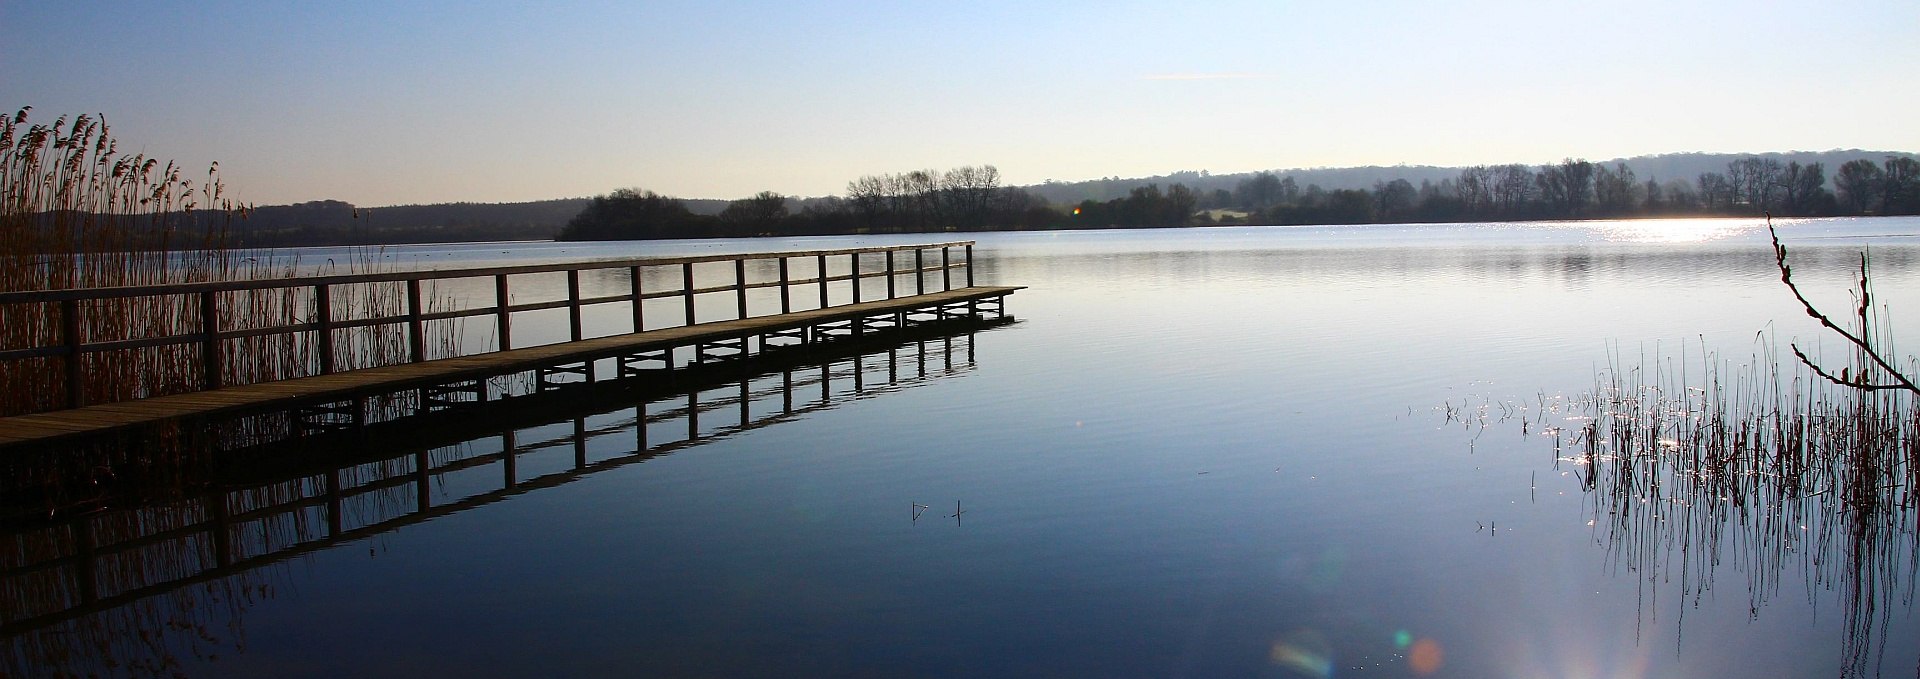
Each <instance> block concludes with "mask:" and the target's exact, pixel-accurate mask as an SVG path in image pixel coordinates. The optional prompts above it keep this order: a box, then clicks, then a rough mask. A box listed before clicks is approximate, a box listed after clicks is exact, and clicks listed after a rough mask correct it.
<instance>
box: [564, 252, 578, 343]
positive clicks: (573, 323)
mask: <svg viewBox="0 0 1920 679" xmlns="http://www.w3.org/2000/svg"><path fill="white" fill-rule="evenodd" d="M567 329H568V330H569V331H570V332H571V334H572V336H573V341H575V342H578V341H580V270H579V269H567Z"/></svg>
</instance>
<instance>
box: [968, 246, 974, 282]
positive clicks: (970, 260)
mask: <svg viewBox="0 0 1920 679" xmlns="http://www.w3.org/2000/svg"><path fill="white" fill-rule="evenodd" d="M967 287H969V288H971V287H973V243H967Z"/></svg>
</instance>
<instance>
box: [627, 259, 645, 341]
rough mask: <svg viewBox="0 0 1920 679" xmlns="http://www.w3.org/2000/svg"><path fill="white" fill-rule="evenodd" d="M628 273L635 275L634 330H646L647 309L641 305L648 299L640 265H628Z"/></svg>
mask: <svg viewBox="0 0 1920 679" xmlns="http://www.w3.org/2000/svg"><path fill="white" fill-rule="evenodd" d="M627 275H629V276H632V277H633V286H632V287H633V331H634V332H645V331H646V329H647V314H646V309H645V308H643V307H642V306H641V304H642V303H644V302H645V301H646V299H647V296H646V294H645V292H644V291H643V290H642V288H641V285H640V266H639V265H634V266H630V267H627Z"/></svg>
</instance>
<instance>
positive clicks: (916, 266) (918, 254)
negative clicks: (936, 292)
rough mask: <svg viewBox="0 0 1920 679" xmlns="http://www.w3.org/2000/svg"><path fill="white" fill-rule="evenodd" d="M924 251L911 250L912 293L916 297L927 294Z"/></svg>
mask: <svg viewBox="0 0 1920 679" xmlns="http://www.w3.org/2000/svg"><path fill="white" fill-rule="evenodd" d="M926 252H927V251H926V250H922V249H920V248H914V249H913V292H914V294H916V295H924V294H927V262H926V257H925V254H926Z"/></svg>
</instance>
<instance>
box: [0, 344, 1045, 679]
mask: <svg viewBox="0 0 1920 679" xmlns="http://www.w3.org/2000/svg"><path fill="white" fill-rule="evenodd" d="M1006 322H1011V319H995V320H992V321H979V320H972V319H968V320H956V321H947V322H943V323H932V324H927V325H923V326H916V327H914V328H911V329H903V330H899V331H894V332H889V333H883V334H879V335H869V336H867V337H866V338H859V339H842V340H835V341H829V342H821V343H816V344H812V345H806V347H805V348H792V349H782V350H777V351H773V352H769V353H767V354H764V355H762V356H761V357H759V358H756V359H755V360H754V361H751V362H749V361H718V362H711V363H703V364H699V365H697V366H691V367H681V368H678V369H676V370H673V371H671V372H670V373H669V372H665V371H662V372H658V373H653V374H649V375H647V378H646V379H622V380H612V381H602V382H597V383H582V384H577V385H571V386H568V387H566V388H562V389H558V390H553V391H548V392H542V393H537V394H531V395H527V396H522V397H518V398H515V399H512V400H511V401H509V402H493V403H488V404H478V405H475V406H472V407H469V408H465V409H460V410H456V411H450V412H447V413H441V414H438V415H436V416H427V417H428V418H430V419H428V420H426V421H422V420H420V419H415V420H410V421H408V422H407V423H406V424H404V425H400V424H393V425H391V426H389V425H375V426H373V427H370V428H369V429H366V430H361V431H359V432H347V433H341V434H335V435H327V436H319V437H313V438H309V439H306V440H302V441H296V442H290V443H283V444H276V445H274V446H272V447H271V449H254V450H246V451H238V452H237V453H236V454H235V455H234V460H235V462H234V463H233V464H229V465H227V466H225V467H223V468H221V469H220V470H219V471H218V472H217V473H210V476H209V478H205V479H198V480H187V481H186V485H187V487H190V488H193V490H189V491H186V492H185V493H184V497H182V498H181V499H176V500H174V501H170V502H163V503H154V504H146V505H142V506H137V507H135V508H131V509H120V510H110V511H91V512H86V513H82V514H79V515H76V516H71V517H63V518H60V519H58V520H55V521H46V520H22V519H19V518H15V519H13V520H11V521H10V522H9V523H11V524H12V525H9V526H6V527H4V528H0V530H4V531H5V532H4V534H0V637H5V639H6V640H7V641H6V643H5V644H4V645H0V648H4V649H5V651H4V653H5V657H4V663H0V676H43V675H47V674H82V675H84V674H93V673H104V674H108V675H113V674H119V673H131V674H158V673H171V672H172V671H174V670H175V669H176V668H178V667H179V666H180V664H181V661H182V659H183V657H186V656H192V657H197V658H202V659H208V658H215V657H217V656H218V654H219V653H220V652H222V651H223V649H225V650H228V651H229V652H230V651H231V650H237V649H238V648H240V647H241V646H242V642H241V641H240V639H241V629H240V617H241V614H242V613H243V612H244V610H245V609H246V608H248V607H249V606H250V605H251V604H252V603H253V602H254V601H256V600H257V599H259V598H262V597H270V596H272V594H273V591H274V581H275V580H276V579H278V578H277V577H276V573H278V571H277V570H276V569H274V568H271V567H274V566H278V565H282V564H285V563H286V562H288V561H289V560H292V559H295V558H298V557H300V556H302V555H306V554H310V553H314V552H318V551H321V550H327V549H332V548H335V547H338V546H341V545H343V544H347V543H351V542H354V541H357V540H361V539H363V538H368V537H371V536H375V535H379V534H382V533H386V532H390V531H393V530H396V529H399V528H402V527H406V526H410V525H413V524H418V523H421V522H424V521H428V520H431V519H434V518H436V517H442V516H447V515H451V514H455V513H459V512H463V511H467V510H471V509H475V508H478V507H482V506H486V505H489V504H493V503H496V502H500V501H503V500H506V499H508V498H511V497H514V496H517V495H521V494H524V493H529V492H532V491H535V490H539V489H544V488H553V487H557V486H561V485H565V484H568V483H571V482H573V481H575V480H579V479H581V478H584V477H587V476H591V475H593V474H597V473H600V472H603V471H607V470H611V469H617V468H621V467H626V466H629V465H633V464H637V463H640V462H644V461H646V460H650V459H653V458H655V457H659V456H661V455H665V454H669V453H672V452H674V451H677V450H681V449H684V448H688V447H692V446H698V445H701V444H704V443H707V442H711V441H716V440H721V439H725V438H728V437H731V436H736V435H739V434H741V433H744V432H748V431H752V430H755V429H760V428H763V427H767V426H770V425H774V424H778V423H780V422H785V421H790V420H793V419H796V418H800V417H804V416H805V415H807V414H808V413H812V412H817V411H821V410H826V409H830V408H835V407H838V406H840V405H843V404H845V403H848V402H851V401H854V400H857V399H864V398H872V397H875V396H879V395H882V394H886V393H890V392H893V391H898V390H901V389H906V388H909V387H914V386H918V385H923V384H928V383H930V382H933V381H937V380H940V379H942V378H946V377H953V376H957V375H961V374H965V373H966V372H969V371H971V370H972V369H973V368H974V365H975V342H974V339H975V333H976V332H977V331H979V330H981V329H985V328H989V327H993V326H997V325H1000V324H1003V323H1006ZM431 418H437V419H431ZM476 433H479V434H480V435H478V436H476ZM343 451H355V452H349V453H345V454H347V455H351V457H343ZM358 451H368V452H358ZM56 514H58V512H56Z"/></svg>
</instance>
